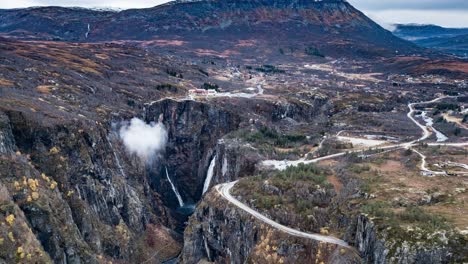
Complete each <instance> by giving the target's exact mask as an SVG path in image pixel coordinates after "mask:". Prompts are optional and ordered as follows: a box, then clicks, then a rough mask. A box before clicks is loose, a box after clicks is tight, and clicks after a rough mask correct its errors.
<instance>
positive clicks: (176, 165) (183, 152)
mask: <svg viewBox="0 0 468 264" xmlns="http://www.w3.org/2000/svg"><path fill="white" fill-rule="evenodd" d="M160 119H161V120H163V123H164V125H165V126H166V128H167V130H168V135H169V140H168V145H167V147H166V152H165V154H164V158H163V160H162V161H161V163H162V164H160V168H159V169H158V174H159V176H158V175H156V177H155V178H154V179H153V184H154V186H155V188H156V190H157V191H158V192H159V193H161V194H162V195H163V199H164V201H165V203H166V204H168V205H169V206H170V207H171V208H176V207H177V206H178V204H177V200H176V197H175V195H174V193H173V192H172V190H171V187H170V186H169V183H168V181H167V180H166V178H165V177H163V176H164V175H165V174H164V173H165V168H167V169H168V172H169V174H170V175H171V178H172V179H173V181H174V184H175V185H176V186H177V188H178V190H179V192H180V194H181V196H182V199H183V200H184V201H185V202H186V203H188V204H194V203H196V202H197V201H199V199H200V197H201V193H202V189H203V185H204V181H205V178H206V175H207V171H208V167H209V165H210V162H211V160H212V159H213V158H214V157H215V156H216V153H217V151H216V149H217V145H218V141H219V139H221V138H222V137H223V136H224V135H226V134H228V133H229V132H232V131H234V130H237V129H238V128H239V124H240V121H241V119H240V117H239V116H238V115H236V114H234V113H232V112H229V111H226V110H224V109H222V108H220V107H216V106H213V105H210V104H207V103H202V102H196V101H191V100H186V101H176V100H170V99H166V100H162V101H158V102H155V103H152V104H151V105H150V106H148V108H147V110H146V120H147V121H158V120H160ZM218 156H219V157H220V158H222V155H218ZM218 167H219V166H218Z"/></svg>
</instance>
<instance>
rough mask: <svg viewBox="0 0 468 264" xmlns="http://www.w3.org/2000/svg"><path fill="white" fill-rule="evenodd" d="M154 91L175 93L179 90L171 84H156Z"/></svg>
mask: <svg viewBox="0 0 468 264" xmlns="http://www.w3.org/2000/svg"><path fill="white" fill-rule="evenodd" d="M155 88H156V90H158V91H167V92H171V93H176V92H177V91H178V90H179V88H178V87H177V86H175V85H173V84H170V83H162V84H158V85H156V87H155Z"/></svg>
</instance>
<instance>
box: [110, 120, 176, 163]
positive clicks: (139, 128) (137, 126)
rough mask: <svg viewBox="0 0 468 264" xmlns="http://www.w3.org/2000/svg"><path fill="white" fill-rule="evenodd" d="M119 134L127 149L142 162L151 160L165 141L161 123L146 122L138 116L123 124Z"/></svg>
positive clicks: (165, 136)
mask: <svg viewBox="0 0 468 264" xmlns="http://www.w3.org/2000/svg"><path fill="white" fill-rule="evenodd" d="M119 135H120V138H121V139H122V141H123V143H124V145H125V147H126V148H127V150H128V151H129V152H130V153H132V154H136V155H137V156H138V157H139V158H140V159H141V160H142V161H143V162H151V161H152V160H153V159H154V158H155V157H156V155H157V154H158V153H159V152H161V151H162V150H163V149H164V148H165V146H166V143H167V131H166V128H165V127H164V125H163V124H162V123H151V124H146V123H145V122H144V121H143V120H141V119H138V118H133V119H132V120H131V121H130V123H127V124H125V125H123V126H122V127H121V128H120V133H119Z"/></svg>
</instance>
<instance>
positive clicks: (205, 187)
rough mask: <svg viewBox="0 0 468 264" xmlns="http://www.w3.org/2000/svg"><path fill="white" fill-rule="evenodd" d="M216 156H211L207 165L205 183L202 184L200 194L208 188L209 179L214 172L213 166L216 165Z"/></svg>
mask: <svg viewBox="0 0 468 264" xmlns="http://www.w3.org/2000/svg"><path fill="white" fill-rule="evenodd" d="M216 156H217V155H215V156H214V157H213V159H212V160H211V162H210V166H209V167H208V172H207V173H206V179H205V184H203V192H202V195H203V194H205V193H206V192H207V191H208V189H209V188H210V184H211V179H212V178H213V173H214V167H215V165H216Z"/></svg>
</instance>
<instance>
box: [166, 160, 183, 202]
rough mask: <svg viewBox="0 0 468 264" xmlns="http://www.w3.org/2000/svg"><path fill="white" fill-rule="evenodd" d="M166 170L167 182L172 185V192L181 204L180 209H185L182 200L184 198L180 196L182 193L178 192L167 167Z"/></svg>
mask: <svg viewBox="0 0 468 264" xmlns="http://www.w3.org/2000/svg"><path fill="white" fill-rule="evenodd" d="M165 169H166V177H167V180H168V181H169V183H170V184H171V187H172V190H173V191H174V194H175V196H176V197H177V201H178V202H179V205H180V207H183V206H184V201H183V200H182V196H180V193H179V191H177V189H176V187H175V185H174V183H173V182H172V180H171V177H169V172H168V171H167V167H165Z"/></svg>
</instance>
